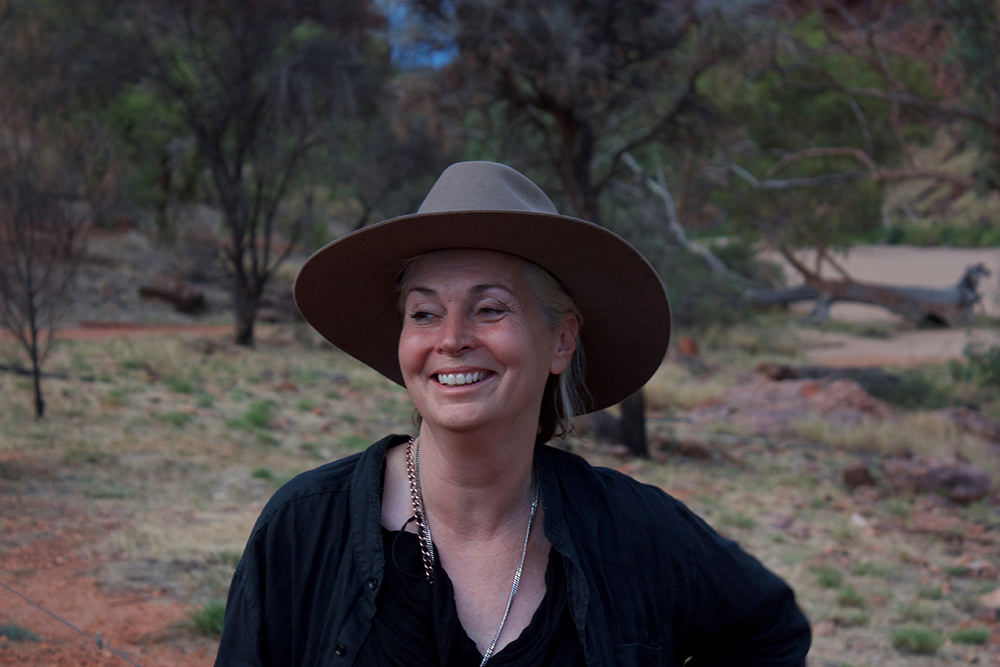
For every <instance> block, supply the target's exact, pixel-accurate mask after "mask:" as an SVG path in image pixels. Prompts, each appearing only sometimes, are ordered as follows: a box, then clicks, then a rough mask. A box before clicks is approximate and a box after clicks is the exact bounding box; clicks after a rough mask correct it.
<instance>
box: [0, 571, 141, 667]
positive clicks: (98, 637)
mask: <svg viewBox="0 0 1000 667" xmlns="http://www.w3.org/2000/svg"><path fill="white" fill-rule="evenodd" d="M0 588H3V589H5V590H7V591H9V592H10V593H12V594H14V595H16V596H17V597H19V598H21V599H22V600H24V601H25V602H27V603H28V604H30V605H32V606H33V607H37V608H38V609H41V610H42V611H44V612H45V613H46V614H48V615H49V616H51V617H52V618H54V619H56V620H57V621H59V622H60V623H62V624H63V625H65V626H66V627H68V628H70V629H71V630H75V631H76V632H78V633H80V634H81V635H83V636H84V637H86V638H87V639H89V640H90V641H92V642H94V644H96V645H97V648H98V649H101V650H107V651H109V652H110V653H112V654H113V655H115V656H116V657H118V658H120V659H122V660H124V661H125V662H127V663H128V664H130V665H134V666H135V667H142V665H140V664H139V663H137V662H136V661H134V660H132V658H130V657H128V656H127V655H125V654H124V653H122V652H121V651H118V650H116V649H114V648H111V645H110V644H108V643H107V642H105V641H104V639H102V638H101V633H97V634H96V635H92V634H90V633H89V632H87V631H86V630H82V629H80V628H78V627H76V626H75V625H73V624H72V623H70V622H69V621H67V620H66V619H65V618H63V617H62V616H60V615H59V614H57V613H55V612H54V611H52V610H51V609H46V608H45V607H44V606H42V605H41V604H39V603H38V602H35V601H34V600H32V599H31V598H29V597H28V596H27V595H24V594H23V593H20V592H19V591H16V590H14V589H13V588H11V587H10V586H8V585H7V584H6V583H4V582H3V581H0Z"/></svg>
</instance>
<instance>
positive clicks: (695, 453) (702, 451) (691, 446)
mask: <svg viewBox="0 0 1000 667" xmlns="http://www.w3.org/2000/svg"><path fill="white" fill-rule="evenodd" d="M677 453H678V454H680V455H681V456H683V457H685V458H689V459H698V460H699V461H707V460H708V459H711V458H712V450H711V449H709V447H708V445H706V444H704V443H702V442H698V441H696V440H684V441H683V442H680V443H678V445H677Z"/></svg>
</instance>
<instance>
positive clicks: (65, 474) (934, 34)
mask: <svg viewBox="0 0 1000 667" xmlns="http://www.w3.org/2000/svg"><path fill="white" fill-rule="evenodd" d="M538 4H539V3H528V2H520V1H517V0H477V1H469V2H435V1H434V0H410V1H406V2H404V1H402V0H400V1H395V2H394V1H389V0H385V1H383V2H356V1H352V2H337V1H320V2H312V3H298V2H282V1H279V0H265V1H262V2H254V3H244V2H236V1H235V0H234V1H232V2H229V1H223V2H212V3H207V2H200V1H197V0H196V1H186V2H176V1H167V0H162V1H153V0H145V1H137V2H132V3H116V2H101V1H98V0H87V1H85V2H63V1H48V0H46V1H43V2H22V1H17V0H2V1H0V31H2V34H0V324H2V325H3V331H4V333H3V334H2V337H0V366H2V371H0V387H2V390H0V601H2V602H0V664H40V665H44V664H53V665H70V664H72V665H87V664H94V665H116V664H128V663H129V662H132V663H135V664H142V665H188V664H190V665H204V664H210V663H211V660H212V656H213V654H214V648H215V645H216V642H217V637H218V634H217V633H218V629H219V623H220V621H221V615H222V611H223V600H224V598H225V593H226V590H227V586H228V581H229V577H230V576H231V574H232V570H233V567H234V565H235V562H236V560H237V559H238V557H239V553H240V550H241V548H242V545H243V543H244V541H245V539H246V537H247V535H248V533H249V530H250V527H251V525H252V522H253V519H254V517H255V516H256V514H257V512H258V511H259V509H260V508H261V506H262V504H263V503H264V502H265V501H266V499H267V497H268V496H269V495H270V494H271V493H272V492H273V490H274V489H275V488H276V486H277V485H278V484H280V483H282V482H283V481H284V480H286V479H288V478H289V477H291V476H292V475H294V474H295V473H297V472H299V471H301V470H304V469H307V468H310V467H313V466H315V465H318V464H320V463H322V462H324V461H327V460H330V459H332V458H336V457H339V456H342V455H345V454H348V453H350V452H354V451H358V450H359V449H361V448H363V447H364V446H366V445H367V444H368V443H370V442H371V441H373V440H375V439H377V438H378V437H381V436H382V435H384V434H386V433H389V432H400V431H407V430H410V429H412V423H411V418H412V415H411V409H410V407H409V405H408V402H407V400H406V395H405V392H404V391H403V390H402V389H401V388H399V387H396V386H394V385H392V384H391V383H389V382H388V381H385V380H383V379H381V378H379V377H377V376H375V375H374V374H373V373H371V372H370V371H368V370H367V369H365V368H363V367H361V366H359V365H358V364H357V363H356V362H353V361H352V360H350V359H348V358H346V357H344V356H343V355H341V354H340V353H339V352H337V351H336V350H334V349H332V348H331V347H330V346H329V345H327V344H326V343H324V342H323V341H321V340H319V339H318V338H317V337H316V336H315V335H313V334H312V333H311V332H310V331H309V330H308V328H307V327H306V326H305V325H303V324H302V323H301V322H300V321H298V319H297V317H296V314H295V310H294V306H293V304H292V303H291V302H290V297H289V287H290V284H291V281H292V279H293V277H294V274H295V271H296V269H297V267H298V266H299V265H300V264H301V262H302V261H304V259H305V257H306V256H307V255H308V252H309V251H311V250H312V249H315V248H316V247H318V246H319V245H321V244H322V243H325V242H327V241H329V240H333V239H335V238H337V237H339V236H341V235H343V234H345V233H348V232H349V231H351V230H352V229H357V228H360V227H363V226H364V225H366V224H370V223H371V222H374V221H377V220H380V219H383V218H386V217H390V216H393V215H397V214H402V213H407V212H411V211H412V210H414V209H415V208H416V206H417V204H418V203H419V200H420V197H421V196H422V195H423V193H424V192H426V190H427V188H428V187H429V185H430V183H431V182H432V181H433V179H434V178H435V177H436V176H437V174H438V173H439V172H440V170H441V168H443V166H445V165H447V164H448V163H450V162H453V161H455V160H459V159H493V160H500V161H505V162H508V163H510V164H512V165H513V166H515V167H517V168H519V169H521V170H523V171H524V172H526V173H528V174H529V175H530V176H531V177H532V178H533V179H535V180H536V181H537V182H539V183H540V184H541V185H542V186H543V187H544V188H545V189H546V190H547V191H548V192H550V193H551V194H552V196H553V198H554V199H555V201H556V202H557V205H558V206H559V207H560V210H562V211H564V212H566V213H568V214H572V215H578V216H580V217H584V218H587V219H590V220H594V221H597V222H599V223H601V224H604V225H606V226H608V227H609V228H611V229H614V230H615V231H617V232H618V233H620V234H622V235H623V236H625V237H626V238H628V239H629V240H630V241H632V242H633V243H635V244H636V245H637V246H638V247H640V248H641V249H642V250H643V252H644V253H645V254H646V255H647V256H648V257H649V258H650V260H651V262H652V263H653V264H654V266H655V267H656V268H657V269H658V270H659V272H660V275H661V276H662V278H663V280H664V282H665V284H666V285H667V288H668V290H669V291H670V293H671V296H672V302H673V306H674V314H675V318H676V337H675V340H674V344H673V346H672V351H671V353H670V354H669V355H668V358H667V359H666V360H665V361H664V364H663V366H662V367H661V369H660V371H659V372H658V373H657V374H656V376H654V378H653V380H652V381H651V382H650V384H649V386H648V387H647V388H646V390H645V391H644V392H643V393H642V394H640V395H637V396H635V397H632V399H630V401H629V402H627V403H626V404H623V405H622V406H620V407H616V408H614V409H612V410H609V411H607V412H606V413H602V414H600V415H597V416H594V417H591V418H587V419H581V420H580V421H579V424H578V425H577V433H576V434H575V435H574V436H573V437H570V438H568V439H567V440H565V441H562V442H559V443H557V444H558V446H562V447H567V448H570V449H572V450H574V451H576V452H579V453H581V454H582V455H584V456H586V457H588V458H589V459H591V460H592V461H593V462H595V463H597V464H601V465H609V466H612V467H616V468H619V469H622V470H624V471H626V472H628V473H630V474H633V475H635V476H636V477H638V478H640V479H643V480H645V481H648V482H650V483H654V484H657V485H660V486H662V487H663V488H665V489H667V490H668V491H669V492H671V493H673V494H674V495H676V496H678V497H680V498H681V499H683V500H684V501H686V502H687V503H689V504H690V505H691V506H692V507H693V508H694V509H695V510H696V511H698V512H699V513H700V514H702V515H703V516H705V517H706V518H707V519H708V520H709V521H710V522H711V523H713V525H715V526H716V527H718V528H719V529H720V530H721V531H722V532H724V533H725V534H727V535H729V536H731V537H733V538H734V539H737V540H739V541H740V542H741V543H742V544H744V545H745V546H746V547H747V548H748V549H750V550H751V551H752V552H754V553H755V554H757V555H758V556H759V557H760V558H761V559H762V560H763V561H764V562H765V563H766V564H767V565H768V566H769V567H771V568H773V569H775V570H776V571H778V572H779V573H780V574H781V575H782V576H784V577H785V578H786V579H787V580H788V581H789V582H790V583H791V584H792V585H793V587H794V588H795V590H796V592H797V594H798V596H799V599H800V601H801V603H802V606H803V608H804V609H805V610H806V612H807V614H808V615H809V617H810V619H811V620H812V622H813V626H814V633H815V639H814V648H813V651H812V654H811V662H812V663H813V664H819V665H893V664H900V665H902V664H907V665H910V664H927V665H936V664H965V663H969V664H997V663H998V662H1000V625H998V622H1000V618H998V609H1000V592H998V590H1000V588H998V582H997V578H998V573H997V570H998V567H1000V557H998V556H997V553H998V550H997V549H998V548H997V540H998V534H1000V514H998V500H1000V496H998V493H997V490H996V485H997V482H998V481H1000V463H998V461H1000V458H998V454H1000V423H998V420H1000V329H998V324H997V323H998V319H997V317H998V315H1000V301H998V292H1000V289H998V281H997V277H998V274H1000V225H998V223H997V214H998V212H1000V202H998V189H1000V56H998V53H997V48H996V45H997V43H1000V31H998V25H1000V23H998V15H997V12H998V8H997V6H996V4H995V3H992V2H987V1H972V0H949V1H944V0H941V1H928V2H874V1H873V2H835V1H823V2H820V1H816V2H805V1H803V2H733V3H713V2H668V1H660V2H629V3H620V2H611V1H608V2H596V1H589V2H584V1H579V2H570V1H568V0H567V1H563V0H560V1H558V2H550V3H545V5H544V7H541V6H538ZM976 264H982V266H983V268H984V269H986V271H988V272H990V273H989V275H986V274H985V273H981V274H979V280H978V283H976V284H975V285H974V286H973V287H974V290H973V294H978V297H979V298H978V301H977V300H975V299H973V300H971V301H969V300H968V299H966V300H965V301H962V300H961V299H960V298H959V297H958V296H957V295H958V294H959V292H956V291H955V290H956V289H957V287H956V286H957V285H958V283H959V279H960V278H961V277H962V275H963V272H964V271H965V270H966V268H967V267H970V266H974V265H976ZM358 279H359V280H363V279H364V277H363V276H359V278H358ZM844 284H847V285H852V286H857V285H862V286H868V287H871V286H873V285H874V286H880V285H897V286H898V285H902V286H914V287H919V288H928V289H932V290H937V291H936V292H935V294H937V295H939V296H941V295H943V296H942V297H941V298H944V299H945V300H946V301H948V302H949V303H950V304H951V305H952V306H955V308H953V309H952V310H950V311H948V313H949V315H948V316H947V317H942V316H939V315H938V314H936V312H937V311H934V312H931V311H932V310H933V309H929V310H928V311H927V313H926V314H925V315H926V316H920V315H918V316H908V317H904V316H901V315H900V314H899V312H898V309H897V310H893V309H892V305H893V303H894V301H893V298H892V296H891V294H893V293H892V292H890V293H889V294H890V297H886V296H885V293H883V292H878V291H877V290H876V291H872V290H869V291H868V292H867V293H868V294H869V295H871V294H874V295H875V297H877V298H874V299H869V301H871V300H874V301H875V302H876V305H872V304H868V305H858V304H844V303H834V304H833V305H832V307H830V308H825V307H822V306H823V305H824V304H825V299H824V298H823V297H824V296H829V295H830V294H833V292H834V288H835V287H837V285H844ZM800 286H804V287H807V288H810V289H813V290H815V292H816V294H817V295H819V297H820V298H819V299H818V300H817V299H812V300H807V301H803V302H799V303H791V304H790V305H785V306H777V307H776V306H771V307H764V306H763V305H762V302H763V299H762V298H761V296H762V295H773V294H786V295H787V294H789V292H788V290H789V289H794V288H797V287H800ZM345 288H349V286H345ZM949 290H951V291H949ZM964 294H966V295H968V294H969V293H968V292H964ZM925 296H926V295H925ZM928 299H929V297H927V298H924V299H923V301H921V303H922V304H924V305H927V304H928V303H930V302H933V299H930V300H929V301H928ZM879 303H880V304H881V305H878V304H879ZM817 304H819V305H820V306H821V307H816V306H817ZM886 306H889V307H888V308H887V307H886ZM344 316H345V317H349V316H350V314H349V313H345V314H344ZM623 326H627V323H623Z"/></svg>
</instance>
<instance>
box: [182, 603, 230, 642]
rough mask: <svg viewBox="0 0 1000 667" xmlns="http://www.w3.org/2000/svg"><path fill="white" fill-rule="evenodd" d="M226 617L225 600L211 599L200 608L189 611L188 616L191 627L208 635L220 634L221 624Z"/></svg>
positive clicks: (216, 635)
mask: <svg viewBox="0 0 1000 667" xmlns="http://www.w3.org/2000/svg"><path fill="white" fill-rule="evenodd" d="M225 618H226V602H225V600H222V599H213V600H209V601H208V602H206V603H205V604H204V605H203V606H202V607H201V608H200V609H196V610H195V611H193V612H191V615H190V617H189V619H190V622H191V627H192V628H194V630H195V631H196V632H198V633H199V634H203V635H206V636H208V637H219V636H221V635H222V624H223V621H224V620H225Z"/></svg>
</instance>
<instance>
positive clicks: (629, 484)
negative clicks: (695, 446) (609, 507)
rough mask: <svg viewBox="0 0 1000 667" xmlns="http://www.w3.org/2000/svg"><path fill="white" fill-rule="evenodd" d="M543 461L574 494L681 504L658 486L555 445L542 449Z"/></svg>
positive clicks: (540, 459) (541, 463)
mask: <svg viewBox="0 0 1000 667" xmlns="http://www.w3.org/2000/svg"><path fill="white" fill-rule="evenodd" d="M539 461H540V465H541V467H543V468H548V469H549V470H551V471H553V472H554V473H555V476H557V477H558V478H559V481H560V483H561V484H562V485H564V486H567V487H570V488H569V489H567V490H569V491H572V492H573V493H578V492H580V491H581V490H584V489H586V490H590V491H599V492H603V493H606V494H608V495H610V496H613V497H614V498H621V499H623V500H642V501H644V502H652V503H667V504H674V503H677V502H678V501H677V500H675V499H674V498H673V497H672V496H671V495H670V494H668V493H667V492H666V491H664V490H663V489H661V488H660V487H658V486H654V485H652V484H647V483H645V482H641V481H639V480H637V479H636V478H634V477H631V476H630V475H627V474H626V473H624V472H622V471H620V470H615V469H613V468H608V467H605V466H595V465H593V464H591V463H590V462H589V461H587V459H585V458H583V457H582V456H580V455H578V454H574V453H572V452H568V451H566V450H563V449H558V448H556V447H552V446H544V447H541V448H540V451H539ZM581 487H583V488H581Z"/></svg>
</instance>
